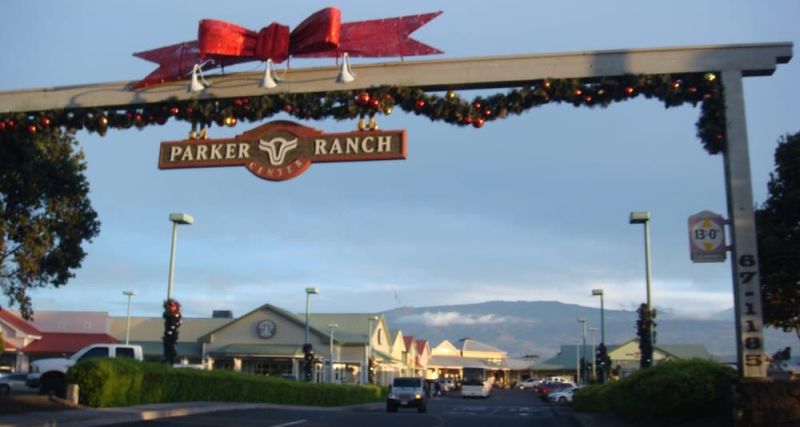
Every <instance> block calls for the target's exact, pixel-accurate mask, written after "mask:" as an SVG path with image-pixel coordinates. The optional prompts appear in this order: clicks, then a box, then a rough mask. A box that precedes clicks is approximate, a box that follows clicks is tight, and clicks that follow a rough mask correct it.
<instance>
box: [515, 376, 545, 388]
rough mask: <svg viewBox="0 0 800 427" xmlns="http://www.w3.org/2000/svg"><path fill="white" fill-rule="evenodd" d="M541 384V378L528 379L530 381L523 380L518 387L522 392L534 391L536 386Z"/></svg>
mask: <svg viewBox="0 0 800 427" xmlns="http://www.w3.org/2000/svg"><path fill="white" fill-rule="evenodd" d="M541 382H542V380H541V378H528V379H525V380H522V381H520V382H518V383H517V387H518V388H519V389H520V390H524V389H532V388H533V387H534V386H536V385H537V384H539V383H541Z"/></svg>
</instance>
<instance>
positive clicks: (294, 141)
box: [158, 121, 406, 181]
mask: <svg viewBox="0 0 800 427" xmlns="http://www.w3.org/2000/svg"><path fill="white" fill-rule="evenodd" d="M405 158H406V131H405V130H383V131H382V130H371V131H356V132H344V133H324V132H322V131H320V130H318V129H314V128H311V127H308V126H303V125H300V124H297V123H293V122H288V121H276V122H270V123H266V124H263V125H261V126H259V127H257V128H255V129H252V130H250V131H247V132H245V133H243V134H241V135H237V136H236V137H235V138H228V139H186V140H183V141H164V142H162V143H161V150H160V153H159V159H158V167H159V169H181V168H205V167H218V166H244V167H245V168H247V170H249V171H250V172H252V173H253V174H255V175H256V176H258V177H261V178H264V179H266V180H270V181H285V180H287V179H290V178H294V177H296V176H298V175H300V174H302V173H303V172H305V171H306V170H307V169H308V168H309V167H310V166H311V164H312V163H321V162H350V161H360V160H399V159H405Z"/></svg>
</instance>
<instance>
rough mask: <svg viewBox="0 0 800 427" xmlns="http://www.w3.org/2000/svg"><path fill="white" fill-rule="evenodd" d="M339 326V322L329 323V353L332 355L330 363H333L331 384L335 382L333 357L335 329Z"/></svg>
mask: <svg viewBox="0 0 800 427" xmlns="http://www.w3.org/2000/svg"><path fill="white" fill-rule="evenodd" d="M338 327H339V324H337V323H328V328H330V330H331V335H330V347H329V349H328V351H329V355H330V365H331V367H330V377H329V378H330V382H331V384H333V362H334V357H333V330H334V329H336V328H338Z"/></svg>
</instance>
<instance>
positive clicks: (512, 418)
mask: <svg viewBox="0 0 800 427" xmlns="http://www.w3.org/2000/svg"><path fill="white" fill-rule="evenodd" d="M558 412H559V411H557V410H556V409H555V408H554V406H553V405H551V404H549V403H545V402H542V401H541V400H540V399H539V398H538V397H537V396H536V395H535V394H534V393H533V392H531V391H529V390H525V391H523V390H494V392H493V393H492V396H491V397H489V398H487V399H472V398H470V399H464V398H462V397H461V396H460V395H459V394H458V393H450V394H448V395H447V396H444V397H438V398H435V399H431V400H429V402H428V412H427V413H425V414H420V413H417V411H416V409H415V408H400V409H399V411H398V412H397V413H387V412H386V408H385V405H380V406H377V405H376V407H375V408H374V409H357V410H341V409H339V410H331V409H319V410H296V409H260V410H246V411H226V412H213V413H207V414H198V415H190V416H185V417H174V418H163V419H159V420H153V421H144V422H136V423H129V424H119V425H124V426H149V427H153V426H172V427H177V426H183V427H185V426H215V427H216V426H227V425H236V426H268V427H289V426H301V427H322V426H353V427H361V426H363V427H376V426H387V427H392V426H398V427H400V426H402V427H433V426H453V427H492V426H503V427H506V426H510V427H515V426H540V427H550V426H552V427H567V426H569V427H574V426H575V424H574V422H573V420H572V419H571V418H569V417H566V416H561V415H559V413H558Z"/></svg>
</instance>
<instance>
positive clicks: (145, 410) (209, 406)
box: [0, 402, 383, 427]
mask: <svg viewBox="0 0 800 427" xmlns="http://www.w3.org/2000/svg"><path fill="white" fill-rule="evenodd" d="M382 405H383V402H380V403H367V404H363V405H352V406H338V407H319V406H293V408H296V409H302V410H303V411H343V410H350V409H358V408H370V407H373V406H376V407H377V406H382ZM269 408H283V409H285V408H286V405H275V404H270V403H227V402H180V403H159V404H154V405H141V406H131V407H127V408H104V409H96V408H80V409H70V410H64V411H50V412H30V413H25V414H12V415H3V416H0V427H17V426H20V427H22V426H24V427H38V426H42V427H44V426H47V427H52V426H59V427H64V426H66V427H79V426H80V427H83V426H87V427H90V426H107V425H113V424H121V423H128V422H133V421H146V420H155V419H159V418H168V417H180V416H185V415H194V414H202V413H206V412H217V411H235V410H247V409H269Z"/></svg>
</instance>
